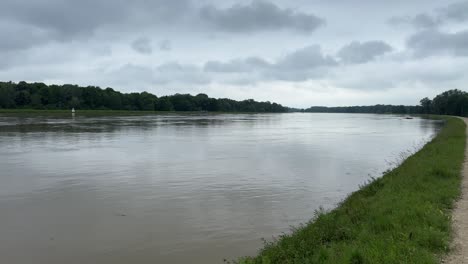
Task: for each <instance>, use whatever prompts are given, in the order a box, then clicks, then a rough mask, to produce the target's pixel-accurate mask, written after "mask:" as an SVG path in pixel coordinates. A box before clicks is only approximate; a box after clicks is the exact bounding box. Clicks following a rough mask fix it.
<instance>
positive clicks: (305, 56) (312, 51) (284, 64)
mask: <svg viewBox="0 0 468 264" xmlns="http://www.w3.org/2000/svg"><path fill="white" fill-rule="evenodd" d="M336 64H337V62H336V61H335V59H333V58H332V57H330V56H327V55H324V54H323V53H322V50H321V48H320V46H318V45H311V46H307V47H305V48H302V49H299V50H296V51H294V52H292V53H289V54H287V55H286V56H284V57H283V58H282V59H280V60H279V61H278V62H277V64H276V67H277V68H279V69H313V68H317V67H323V66H334V65H336Z"/></svg>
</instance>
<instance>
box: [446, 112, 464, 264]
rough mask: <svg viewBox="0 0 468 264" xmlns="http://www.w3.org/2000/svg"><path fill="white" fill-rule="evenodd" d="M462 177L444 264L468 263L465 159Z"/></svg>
mask: <svg viewBox="0 0 468 264" xmlns="http://www.w3.org/2000/svg"><path fill="white" fill-rule="evenodd" d="M463 121H465V124H467V125H468V118H463ZM467 132H468V131H467ZM467 136H468V134H467ZM465 157H468V147H467V148H466V149H465ZM462 175H463V178H462V183H461V190H462V194H461V198H460V199H459V200H458V201H457V203H456V204H455V210H454V211H453V229H454V239H453V242H452V246H451V247H452V249H453V250H452V251H451V254H450V255H448V256H447V258H446V259H445V260H444V263H449V264H459V263H467V262H468V221H467V219H468V160H466V159H465V162H464V163H463V170H462Z"/></svg>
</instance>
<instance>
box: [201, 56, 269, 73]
mask: <svg viewBox="0 0 468 264" xmlns="http://www.w3.org/2000/svg"><path fill="white" fill-rule="evenodd" d="M268 67H271V65H270V64H269V63H268V62H267V61H265V60H263V59H261V58H257V57H250V58H247V59H235V60H231V61H229V62H220V61H208V62H206V63H205V66H204V71H206V72H218V73H240V72H248V71H253V70H256V69H264V68H268Z"/></svg>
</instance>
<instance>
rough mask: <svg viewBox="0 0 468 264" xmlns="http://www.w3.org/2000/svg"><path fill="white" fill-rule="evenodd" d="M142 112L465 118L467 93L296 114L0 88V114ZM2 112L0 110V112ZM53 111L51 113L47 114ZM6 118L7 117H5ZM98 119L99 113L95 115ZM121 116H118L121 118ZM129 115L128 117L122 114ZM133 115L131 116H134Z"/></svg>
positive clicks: (90, 92)
mask: <svg viewBox="0 0 468 264" xmlns="http://www.w3.org/2000/svg"><path fill="white" fill-rule="evenodd" d="M71 108H75V109H79V110H93V111H110V110H113V111H112V112H109V114H115V113H116V112H115V111H148V112H200V111H202V112H223V113H285V112H311V113H377V114H437V115H458V116H467V115H468V93H466V92H464V91H460V90H449V91H446V92H444V93H442V94H439V95H437V96H436V97H435V98H434V99H433V100H430V99H429V98H427V97H426V98H423V99H421V101H420V105H414V106H405V105H373V106H343V107H341V106H340V107H325V106H312V107H309V108H307V109H297V108H289V107H285V106H282V105H280V104H277V103H271V102H257V101H255V100H253V99H248V100H243V101H235V100H232V99H227V98H220V99H216V98H210V97H208V96H207V95H206V94H198V95H196V96H193V95H190V94H175V95H170V96H161V97H157V96H156V95H154V94H151V93H148V92H142V93H121V92H119V91H115V90H114V89H112V88H106V89H101V88H99V87H96V86H88V87H80V86H78V85H71V84H64V85H46V84H44V83H38V82H35V83H27V82H19V83H14V82H0V112H3V113H5V112H8V111H5V109H13V110H12V111H13V112H23V113H24V112H30V113H34V110H36V111H38V110H41V111H51V112H53V113H57V112H60V110H70V109H71ZM2 109H3V110H2ZM53 110H56V111H53ZM10 112H11V111H10ZM100 113H102V112H100ZM121 113H124V112H121ZM125 113H126V114H129V113H128V112H125ZM135 114H137V113H135Z"/></svg>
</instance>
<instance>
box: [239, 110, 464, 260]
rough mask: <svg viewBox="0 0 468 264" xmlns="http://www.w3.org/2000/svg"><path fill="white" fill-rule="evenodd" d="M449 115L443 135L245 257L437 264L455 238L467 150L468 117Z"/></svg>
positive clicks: (442, 131) (253, 258)
mask: <svg viewBox="0 0 468 264" xmlns="http://www.w3.org/2000/svg"><path fill="white" fill-rule="evenodd" d="M444 119H445V120H446V124H445V126H444V128H443V129H442V130H441V131H440V133H439V135H438V136H437V137H436V138H435V139H434V140H432V141H431V142H430V143H428V144H427V145H426V146H425V147H424V148H423V149H421V150H420V151H419V152H417V153H416V154H414V155H413V156H411V157H410V158H408V159H407V160H406V161H404V162H403V163H402V164H401V166H399V167H398V168H396V169H394V170H392V171H390V172H388V173H386V174H385V175H384V176H383V177H382V178H379V179H376V180H375V181H373V182H372V183H370V184H368V185H366V186H365V187H363V188H361V189H360V190H359V191H356V192H355V193H353V194H351V195H350V196H349V197H348V198H347V199H346V200H345V201H343V202H342V203H341V204H340V205H339V206H338V207H337V208H336V209H334V210H332V211H330V212H318V213H317V214H316V217H315V218H314V219H313V220H312V221H311V222H310V223H308V224H306V225H304V226H301V227H299V228H297V229H295V230H293V232H292V234H291V235H284V236H281V237H280V238H278V240H277V241H275V242H273V243H268V244H266V245H265V247H264V248H263V249H262V250H261V251H260V253H259V255H258V256H256V257H252V258H243V259H241V260H240V261H239V262H240V263H242V264H251V263H262V264H266V263H333V264H335V263H356V264H357V263H438V262H439V261H440V257H441V256H442V255H443V254H444V253H446V252H447V251H448V245H449V243H450V240H451V209H452V206H453V204H454V200H455V199H456V198H457V197H458V196H459V194H460V182H461V181H460V180H461V173H460V171H461V166H462V162H463V157H464V148H465V124H464V122H463V121H462V120H460V119H457V118H452V117H447V118H444Z"/></svg>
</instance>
